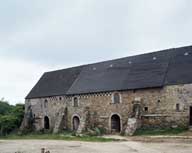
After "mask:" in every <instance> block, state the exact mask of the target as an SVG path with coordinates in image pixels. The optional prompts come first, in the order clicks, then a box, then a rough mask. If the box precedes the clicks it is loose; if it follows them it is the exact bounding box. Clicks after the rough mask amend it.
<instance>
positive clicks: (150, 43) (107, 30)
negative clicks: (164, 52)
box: [0, 0, 192, 102]
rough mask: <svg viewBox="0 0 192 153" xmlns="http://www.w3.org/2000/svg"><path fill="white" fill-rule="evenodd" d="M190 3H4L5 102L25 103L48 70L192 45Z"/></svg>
mask: <svg viewBox="0 0 192 153" xmlns="http://www.w3.org/2000/svg"><path fill="white" fill-rule="evenodd" d="M191 4H192V2H191V0H166V1H162V0H55V1H53V0H33V1H25V0H17V1H11V0H6V1H2V2H0V20H1V24H0V69H1V71H2V72H1V74H2V75H1V76H0V80H1V82H0V97H5V98H7V99H8V100H10V101H14V102H16V101H21V100H23V98H24V97H25V96H26V94H27V92H28V91H29V90H30V89H31V87H32V86H33V85H34V84H35V83H36V81H37V80H38V79H39V77H40V76H41V74H42V73H43V72H44V71H48V70H50V69H51V70H52V69H56V68H64V67H62V65H64V66H65V67H66V66H72V65H79V64H86V63H90V62H96V61H102V60H107V59H112V58H117V57H122V56H129V55H135V54H140V53H144V52H150V51H154V50H160V49H165V48H170V47H177V46H184V45H190V44H192V41H191V40H192V33H191V27H192V16H191V14H192V5H191ZM7 8H9V9H7ZM42 63H43V65H41V64H42ZM58 65H59V66H58Z"/></svg>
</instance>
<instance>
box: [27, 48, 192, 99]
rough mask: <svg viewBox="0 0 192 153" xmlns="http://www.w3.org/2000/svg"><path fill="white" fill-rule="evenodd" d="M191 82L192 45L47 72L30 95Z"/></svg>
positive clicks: (29, 96) (37, 95) (131, 88)
mask: <svg viewBox="0 0 192 153" xmlns="http://www.w3.org/2000/svg"><path fill="white" fill-rule="evenodd" d="M187 83H192V46H187V47H182V48H176V49H168V50H163V51H158V52H153V53H148V54H142V55H137V56H131V57H126V58H121V59H116V60H110V61H105V62H100V63H95V64H89V65H84V66H80V67H74V68H69V69H64V70H58V71H53V72H47V73H45V74H44V75H43V76H42V77H41V79H40V80H39V82H38V83H37V84H36V85H35V87H34V88H33V89H32V90H31V92H30V93H29V94H28V96H27V97H26V98H27V99H30V98H38V97H49V96H56V95H75V94H86V93H96V92H106V91H120V90H133V89H144V88H156V87H163V86H165V85H177V84H187Z"/></svg>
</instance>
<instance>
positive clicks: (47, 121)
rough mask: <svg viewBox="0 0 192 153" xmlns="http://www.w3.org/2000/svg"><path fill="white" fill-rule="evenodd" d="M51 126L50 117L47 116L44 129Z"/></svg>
mask: <svg viewBox="0 0 192 153" xmlns="http://www.w3.org/2000/svg"><path fill="white" fill-rule="evenodd" d="M49 128H50V122H49V117H48V116H45V117H44V129H47V130H48V129H49Z"/></svg>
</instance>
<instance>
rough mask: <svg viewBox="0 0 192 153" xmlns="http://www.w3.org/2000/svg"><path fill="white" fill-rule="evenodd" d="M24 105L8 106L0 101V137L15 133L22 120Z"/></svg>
mask: <svg viewBox="0 0 192 153" xmlns="http://www.w3.org/2000/svg"><path fill="white" fill-rule="evenodd" d="M23 116H24V104H16V105H15V106H14V105H10V104H9V103H8V102H6V101H4V100H0V136H4V135H7V134H10V133H11V132H16V131H17V130H18V129H19V127H20V125H21V123H22V120H23Z"/></svg>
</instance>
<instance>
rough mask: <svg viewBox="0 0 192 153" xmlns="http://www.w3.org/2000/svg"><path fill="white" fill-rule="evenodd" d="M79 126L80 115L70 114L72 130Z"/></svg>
mask: <svg viewBox="0 0 192 153" xmlns="http://www.w3.org/2000/svg"><path fill="white" fill-rule="evenodd" d="M79 126H80V116H79V115H77V114H75V115H73V116H72V129H73V131H77V130H78V128H79Z"/></svg>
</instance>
